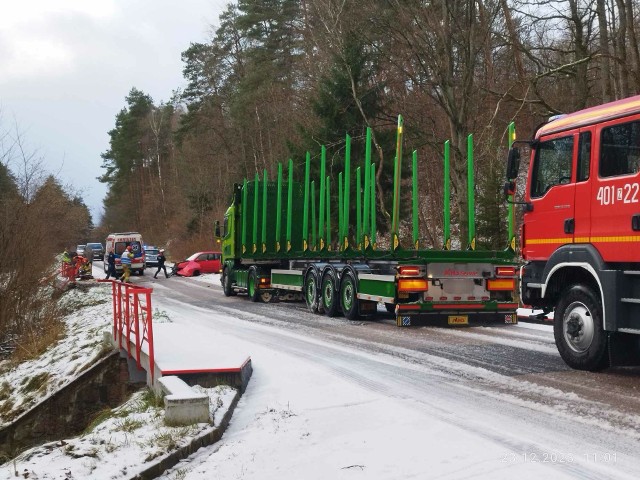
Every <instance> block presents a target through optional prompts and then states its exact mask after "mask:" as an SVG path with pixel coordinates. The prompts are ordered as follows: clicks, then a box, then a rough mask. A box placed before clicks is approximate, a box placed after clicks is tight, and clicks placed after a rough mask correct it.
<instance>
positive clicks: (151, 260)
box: [142, 245, 160, 267]
mask: <svg viewBox="0 0 640 480" xmlns="http://www.w3.org/2000/svg"><path fill="white" fill-rule="evenodd" d="M142 248H143V249H144V262H145V264H146V266H147V267H157V266H158V255H159V254H160V249H159V248H158V247H152V246H150V245H144V246H143V247H142Z"/></svg>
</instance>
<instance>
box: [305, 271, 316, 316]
mask: <svg viewBox="0 0 640 480" xmlns="http://www.w3.org/2000/svg"><path fill="white" fill-rule="evenodd" d="M304 300H305V302H306V303H307V308H308V309H309V311H311V312H312V313H318V276H317V275H316V272H314V271H310V272H309V273H307V278H306V279H305V281H304Z"/></svg>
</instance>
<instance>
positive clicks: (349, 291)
mask: <svg viewBox="0 0 640 480" xmlns="http://www.w3.org/2000/svg"><path fill="white" fill-rule="evenodd" d="M356 295H357V289H356V279H355V278H354V276H353V274H352V273H351V272H347V273H346V274H345V276H344V277H343V279H342V281H341V282H340V306H341V307H342V312H343V313H344V316H345V317H347V318H348V319H349V320H357V319H358V318H360V309H359V302H358V297H357V296H356Z"/></svg>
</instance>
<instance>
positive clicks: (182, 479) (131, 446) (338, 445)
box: [0, 275, 637, 480]
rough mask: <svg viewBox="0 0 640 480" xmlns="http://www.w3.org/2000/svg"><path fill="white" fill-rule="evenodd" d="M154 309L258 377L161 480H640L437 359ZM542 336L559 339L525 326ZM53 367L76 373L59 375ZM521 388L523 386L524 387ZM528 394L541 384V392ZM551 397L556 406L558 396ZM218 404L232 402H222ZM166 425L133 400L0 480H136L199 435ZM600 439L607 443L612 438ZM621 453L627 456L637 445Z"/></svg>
mask: <svg viewBox="0 0 640 480" xmlns="http://www.w3.org/2000/svg"><path fill="white" fill-rule="evenodd" d="M133 281H134V283H135V281H136V278H133ZM152 281H153V280H152ZM164 281H165V279H158V280H157V281H154V284H155V285H157V286H158V293H160V289H161V288H163V287H165V286H166V287H167V288H170V286H169V285H168V284H167V283H164ZM171 281H173V280H171ZM175 281H182V279H175ZM185 281H194V282H205V283H208V284H212V283H218V282H219V276H218V275H202V276H200V277H196V278H193V279H188V280H185ZM155 282H158V283H155ZM105 290H106V288H105ZM80 293H81V292H78V293H75V294H72V295H80ZM95 294H96V295H97V294H98V293H97V292H96V293H95ZM92 295H93V293H92ZM100 306H101V307H102V308H103V310H102V311H101V312H102V313H101V314H100V315H102V316H101V317H100V319H98V318H97V316H98V315H97V314H96V312H93V311H92V310H89V309H90V308H92V307H86V308H85V309H83V310H82V312H83V313H80V312H79V313H78V317H81V318H82V319H83V321H84V322H86V324H87V325H92V324H94V323H96V324H98V323H99V324H101V326H102V328H104V327H105V326H106V325H108V321H107V319H108V318H110V317H109V315H105V314H104V312H105V311H109V308H110V306H109V305H108V304H107V305H104V304H101V305H100ZM154 306H155V308H156V309H158V312H159V313H158V314H155V313H154V317H156V318H162V319H163V320H164V321H171V322H174V323H176V324H179V325H184V326H185V331H188V330H189V327H191V328H193V327H194V326H198V327H202V326H208V327H209V328H210V329H211V330H212V331H215V332H216V334H217V335H222V336H223V337H224V339H225V342H227V344H228V345H229V346H232V347H235V348H237V349H238V350H241V351H247V352H249V353H250V354H251V357H252V363H253V368H254V373H253V376H252V378H251V381H250V382H249V386H248V388H247V391H246V392H245V394H244V396H243V397H242V399H241V400H240V402H239V404H238V407H237V408H236V410H235V412H234V415H233V418H232V420H231V424H230V426H229V429H228V430H227V432H226V433H225V435H224V437H223V439H222V440H221V441H220V442H218V444H216V445H215V447H213V448H206V449H201V450H199V451H198V452H196V453H195V454H194V455H193V456H192V457H191V458H190V459H189V460H190V461H189V462H181V463H180V464H178V465H177V466H176V467H174V468H173V469H171V470H170V471H168V472H166V473H165V475H164V476H163V477H162V478H163V479H164V480H209V479H242V480H251V479H256V480H272V479H273V480H288V479H291V480H294V479H295V480H298V479H304V480H314V479H318V480H320V479H323V480H324V479H338V480H340V479H375V480H386V479H388V480H395V479H410V478H411V479H413V478H415V479H427V478H440V479H468V478H480V479H509V480H511V479H513V478H518V479H521V480H528V479H536V480H538V479H539V478H541V477H542V478H545V477H546V478H553V479H554V480H555V479H558V480H562V479H565V478H616V479H618V478H620V479H623V478H637V476H634V474H636V473H637V466H635V463H631V464H630V466H622V467H621V466H620V464H622V463H623V462H629V461H630V460H632V459H631V458H630V457H629V456H628V455H627V456H623V455H620V456H619V457H612V455H616V452H598V453H597V454H598V455H600V456H598V457H595V456H594V457H593V459H592V458H591V457H585V454H589V455H591V453H590V452H592V451H591V450H586V447H585V446H590V445H593V444H595V441H594V442H592V441H591V440H590V438H589V437H588V436H586V435H585V436H582V437H581V436H576V437H575V438H574V439H573V440H574V441H573V443H571V444H567V445H568V446H567V448H568V449H569V448H579V449H577V450H573V451H572V450H564V451H562V450H559V448H558V444H559V443H561V442H560V439H559V438H556V437H562V439H565V437H567V436H568V435H569V433H571V432H569V433H567V432H566V431H563V430H562V428H558V430H556V428H554V426H552V427H547V426H543V424H544V422H554V421H555V422H558V423H561V424H560V425H558V427H563V428H565V429H566V428H567V425H569V427H570V428H572V427H573V426H575V428H576V429H578V430H576V431H581V430H580V428H582V427H583V425H582V424H581V422H572V421H571V419H568V420H567V419H565V418H563V417H562V416H560V417H556V416H554V412H553V410H552V409H548V411H545V410H541V409H540V407H542V406H544V405H542V404H540V405H531V402H529V403H527V404H524V403H522V404H521V405H520V404H516V403H515V401H516V400H517V399H514V397H513V396H507V395H506V394H502V393H500V392H499V391H498V392H496V393H495V396H496V397H497V402H493V399H492V398H489V397H488V396H487V395H478V391H477V390H474V387H473V385H474V382H473V381H471V382H470V381H467V380H468V379H467V380H465V379H464V378H463V376H461V377H460V382H462V386H461V387H460V386H459V385H460V383H459V382H456V380H455V378H453V377H456V372H455V369H452V367H451V363H452V362H450V361H449V360H446V359H442V358H438V357H435V356H430V355H429V357H432V358H431V359H430V361H419V362H415V363H413V362H411V361H409V362H405V361H403V360H401V354H403V352H402V349H398V348H395V351H394V352H395V353H396V355H388V354H380V355H372V354H367V353H363V352H358V353H357V354H354V353H353V351H352V350H351V349H348V348H347V347H344V346H338V345H336V344H333V343H331V344H329V343H327V342H324V341H322V340H315V339H311V338H309V337H308V336H305V335H297V334H294V333H291V332H282V331H280V330H277V329H275V328H273V326H271V325H258V324H253V323H250V322H242V321H239V320H238V318H237V317H236V315H234V314H233V313H232V311H231V310H228V311H227V310H226V309H221V310H225V311H224V312H222V313H221V312H217V313H214V312H212V311H210V310H205V309H203V308H198V307H194V306H192V305H189V304H186V303H181V302H179V301H175V300H172V299H171V298H170V297H169V296H167V297H163V296H162V294H159V295H157V297H156V298H155V299H154ZM85 314H86V318H85ZM245 316H246V315H245ZM103 317H106V318H103ZM78 321H79V320H78ZM539 327H541V328H540V329H544V330H546V331H550V328H551V327H550V326H547V325H541V326H535V327H533V326H530V325H526V326H521V327H519V328H520V329H522V330H524V329H525V328H534V329H536V330H537V329H538V328H539ZM200 330H201V329H200ZM98 333H99V332H98ZM524 334H526V331H525V333H524ZM454 335H457V333H454ZM474 339H476V340H480V338H479V337H474ZM73 341H75V339H74V340H73ZM77 343H83V340H82V339H81V340H80V341H78V342H77ZM316 347H317V348H316ZM67 348H71V347H70V346H67ZM388 348H393V347H388ZM406 354H407V358H409V359H410V358H411V357H409V356H408V355H412V354H413V355H416V354H422V355H425V356H427V355H428V354H426V353H420V352H418V353H416V352H410V351H407V352H406ZM51 360H53V359H51ZM437 361H440V362H441V363H442V365H440V364H438V363H437ZM349 362H357V365H349ZM453 363H454V364H455V362H453ZM445 365H446V366H447V368H445ZM459 368H463V366H461V364H460V365H459ZM53 370H54V371H55V370H60V371H62V372H67V371H66V370H64V369H62V367H61V366H58V367H56V366H55V364H54V365H53ZM72 372H73V369H71V371H69V372H67V374H72ZM464 372H465V374H466V375H467V376H469V375H470V374H474V372H475V373H476V374H477V375H476V376H477V377H478V378H481V377H482V378H485V377H486V376H487V375H488V371H486V370H485V369H481V368H478V367H470V366H465V367H464ZM481 373H482V374H481ZM492 375H493V376H494V377H498V376H499V377H500V379H501V381H507V380H508V378H507V377H506V376H504V375H498V374H492ZM471 377H473V375H471ZM413 378H416V379H417V380H413ZM497 381H498V380H496V382H497ZM510 381H512V382H514V385H515V382H517V381H518V380H517V379H513V380H510ZM412 382H416V383H412ZM425 382H426V384H425ZM520 383H522V382H520ZM402 385H406V386H408V388H409V390H407V389H406V388H403V387H402ZM531 388H539V387H537V386H536V385H534V384H531ZM414 389H415V390H416V392H417V393H416V392H413V391H412V390H414ZM465 389H467V390H468V392H467V393H466V395H465V396H466V397H467V398H463V397H462V396H460V397H457V396H455V395H454V396H451V392H454V393H455V394H456V395H461V394H464V392H465ZM485 393H486V392H485ZM544 393H545V395H544V396H545V397H546V400H547V401H548V400H549V399H550V398H552V397H553V396H552V395H551V393H554V392H552V391H551V389H547V391H545V392H544ZM556 394H557V395H565V394H563V393H562V392H556ZM219 395H220V397H219V398H222V399H223V400H222V402H223V403H224V401H225V400H224V398H226V397H225V394H224V393H219ZM570 400H571V399H570ZM212 404H215V405H218V404H219V401H215V402H212ZM496 404H498V405H501V407H500V409H496V408H495V405H496ZM492 407H493V408H492ZM536 408H538V409H539V410H538V412H539V413H540V417H539V422H540V425H538V424H537V423H535V424H533V423H532V422H531V421H528V419H526V418H522V416H518V415H515V414H514V415H512V416H508V415H507V414H506V412H510V411H512V412H515V413H516V414H517V413H519V414H522V413H523V412H526V413H527V415H535V412H536ZM160 417H161V412H160V411H159V410H158V409H157V408H155V407H153V406H150V405H148V402H146V401H145V400H144V395H143V394H137V395H134V396H133V397H132V398H131V400H130V401H129V402H127V404H126V405H123V406H121V407H119V408H118V409H114V410H113V411H112V412H111V413H110V415H109V418H108V419H106V420H105V421H104V422H102V423H101V424H100V425H98V426H95V427H93V429H92V430H91V431H90V432H87V433H86V434H85V435H83V436H81V437H78V438H76V439H67V440H65V441H64V442H63V443H60V442H56V443H53V444H49V445H47V446H42V447H38V448H36V449H33V450H31V451H29V452H27V453H25V454H23V455H21V456H20V457H19V458H18V459H16V463H15V470H14V464H13V463H10V464H5V465H4V466H2V468H1V469H0V479H2V478H6V479H7V480H8V479H9V478H15V477H14V476H13V475H14V472H15V471H17V472H18V474H22V473H23V472H24V471H25V469H26V470H27V472H28V478H31V479H34V478H36V479H52V480H53V479H56V480H57V479H80V478H88V479H96V480H108V479H119V478H130V477H131V476H133V474H134V472H135V471H136V468H141V465H142V464H144V461H145V459H147V458H149V457H152V456H154V455H157V454H158V453H159V452H161V451H162V450H161V449H162V448H165V449H166V448H168V447H167V446H166V445H167V444H169V445H170V446H173V445H175V444H179V443H180V442H182V441H184V438H182V437H185V436H190V435H193V434H194V432H192V431H190V430H189V429H183V430H181V431H180V430H169V429H168V427H164V426H163V425H162V421H161V418H160ZM535 418H536V419H537V418H538V417H535ZM593 431H594V432H600V435H602V436H603V437H604V436H605V435H607V434H608V432H606V431H604V430H597V429H595V430H593ZM612 434H615V432H613V433H612ZM154 442H155V443H154ZM163 442H164V443H163ZM620 442H621V446H622V445H623V444H625V443H626V442H628V439H626V438H625V439H624V440H620ZM608 444H609V445H610V444H611V443H608ZM571 445H572V446H573V447H571ZM576 445H577V446H579V447H576ZM593 454H594V455H595V454H596V452H595V450H594V451H593ZM605 455H609V457H605ZM76 457H79V458H76ZM617 462H620V464H618V463H617ZM614 464H615V465H614ZM619 467H620V468H619ZM25 478H26V477H25Z"/></svg>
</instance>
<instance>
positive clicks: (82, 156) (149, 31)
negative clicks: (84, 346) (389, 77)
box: [0, 0, 230, 222]
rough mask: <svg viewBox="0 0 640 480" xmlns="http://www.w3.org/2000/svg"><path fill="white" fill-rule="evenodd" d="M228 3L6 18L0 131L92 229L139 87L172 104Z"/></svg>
mask: <svg viewBox="0 0 640 480" xmlns="http://www.w3.org/2000/svg"><path fill="white" fill-rule="evenodd" d="M228 3H230V0H180V1H177V0H174V1H171V0H20V1H12V2H3V5H2V12H1V13H0V115H1V117H0V122H2V127H4V129H7V127H11V126H12V125H13V123H14V119H15V122H16V124H17V125H18V126H19V129H20V130H21V131H22V132H23V133H24V138H25V139H26V142H27V144H28V146H29V148H30V150H31V151H35V150H37V151H38V153H39V155H40V156H41V157H42V158H44V160H45V165H46V168H47V170H48V171H49V172H51V173H53V174H55V175H56V176H58V177H59V178H60V179H61V180H62V181H63V183H69V184H72V185H74V187H76V188H78V189H80V190H81V193H82V196H83V198H84V200H85V202H86V203H87V205H88V206H89V208H90V209H91V213H92V215H93V218H94V222H97V220H98V218H99V215H100V213H101V211H102V199H103V197H104V195H105V193H106V186H105V185H104V184H102V183H100V182H98V181H97V180H96V177H98V176H99V175H102V173H103V172H104V170H103V169H101V168H100V165H101V164H102V159H101V158H100V154H101V153H102V152H104V151H106V150H107V149H108V148H109V136H108V134H107V132H108V131H109V130H110V129H112V128H113V127H114V125H115V116H116V114H117V113H118V112H119V111H120V110H121V109H122V108H123V107H124V106H125V97H126V96H127V94H128V93H129V91H130V90H131V88H132V87H136V88H137V89H139V90H142V91H143V92H144V93H146V94H149V95H151V97H152V98H153V100H154V101H155V102H156V103H159V102H160V101H163V100H164V101H167V100H168V99H169V98H170V97H171V93H172V91H173V90H175V89H177V88H180V87H183V86H184V84H185V82H184V79H183V77H182V62H181V60H180V54H181V52H183V51H184V50H186V49H187V48H188V47H189V44H190V43H191V42H204V41H206V40H208V39H209V38H210V33H211V31H212V26H213V27H215V26H216V25H217V24H218V17H219V15H220V13H221V12H222V10H223V9H224V6H225V5H226V4H228Z"/></svg>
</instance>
